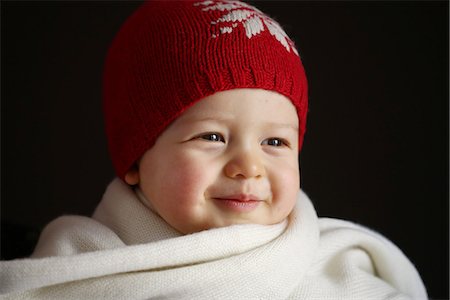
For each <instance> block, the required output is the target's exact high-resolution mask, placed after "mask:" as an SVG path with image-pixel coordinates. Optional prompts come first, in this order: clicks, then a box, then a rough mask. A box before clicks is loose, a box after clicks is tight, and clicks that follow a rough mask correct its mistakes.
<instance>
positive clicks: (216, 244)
mask: <svg viewBox="0 0 450 300" xmlns="http://www.w3.org/2000/svg"><path fill="white" fill-rule="evenodd" d="M306 112H307V81H306V76H305V71H304V69H303V66H302V63H301V60H300V57H299V53H298V51H297V50H296V48H295V45H294V43H293V42H292V41H291V39H290V38H289V37H288V36H287V35H286V33H285V32H284V31H283V29H282V28H281V27H280V25H279V24H278V23H277V22H275V21H274V20H272V19H270V18H269V17H268V16H266V15H265V14H263V13H262V12H261V11H259V10H257V9H256V8H254V7H252V6H250V5H247V4H245V3H242V2H239V1H203V2H198V1H149V2H146V3H144V5H142V6H141V7H140V8H139V9H138V10H137V11H136V12H135V13H134V14H133V15H132V16H131V17H130V18H129V19H128V20H127V21H126V23H125V24H124V25H123V27H122V28H121V30H120V31H119V33H118V34H117V36H116V38H115V40H114V41H113V43H112V46H111V48H110V50H109V52H108V56H107V59H106V63H105V71H104V113H105V124H106V133H107V137H108V143H109V144H108V145H109V150H110V155H111V158H112V161H113V164H114V167H115V170H116V174H117V176H118V178H116V179H115V180H114V181H113V182H112V183H111V184H110V185H109V187H108V188H107V191H106V192H105V195H104V196H103V199H102V201H101V203H100V204H99V206H98V208H97V209H96V211H95V213H94V215H93V217H92V218H87V217H79V216H65V217H61V218H59V219H57V220H55V221H54V222H52V223H51V224H50V225H48V226H47V228H46V229H45V230H44V232H43V233H42V235H41V238H40V241H39V243H38V245H37V247H36V250H35V252H34V254H33V257H32V258H30V259H25V260H16V261H11V262H3V263H2V269H1V276H2V279H3V280H2V282H3V283H2V287H1V289H0V292H1V293H2V294H3V297H5V298H8V297H11V298H15V299H17V298H45V299H48V298H64V299H87V298H88V299H97V298H110V299H131V298H137V299H148V298H187V299H195V298H200V299H253V298H254V299H284V298H294V299H388V298H389V299H408V298H415V299H425V298H426V292H425V289H424V286H423V283H422V281H421V279H420V277H419V275H418V274H417V271H416V270H415V268H414V266H413V265H412V264H411V263H410V262H409V261H408V259H407V258H406V257H405V256H404V255H403V254H402V252H401V251H400V250H399V249H398V248H396V247H395V246H394V245H393V244H392V243H390V242H389V241H388V240H386V239H385V238H384V237H382V236H380V235H379V234H377V233H375V232H372V231H370V230H368V229H366V228H363V227H361V226H358V225H355V224H352V223H349V222H344V221H339V220H333V219H318V218H317V215H316V212H315V210H314V207H313V206H312V204H311V202H310V200H309V199H308V198H307V196H306V195H305V194H304V193H303V192H302V191H301V190H300V175H299V161H298V154H299V151H300V150H301V147H302V142H303V136H304V134H305V125H306ZM19 279H20V280H19Z"/></svg>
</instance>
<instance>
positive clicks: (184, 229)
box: [170, 214, 290, 235]
mask: <svg viewBox="0 0 450 300" xmlns="http://www.w3.org/2000/svg"><path fill="white" fill-rule="evenodd" d="M289 215H290V214H288V215H286V216H283V217H280V218H276V219H260V220H240V219H236V220H223V221H221V222H217V221H216V222H211V223H204V224H185V225H184V226H180V224H177V225H175V224H170V225H171V226H172V227H173V228H174V229H175V230H177V231H178V232H179V233H181V234H183V235H187V234H194V233H197V232H202V231H205V230H211V229H219V228H226V227H231V226H235V225H267V226H269V225H275V224H279V223H281V222H284V221H286V220H287V219H288V218H289Z"/></svg>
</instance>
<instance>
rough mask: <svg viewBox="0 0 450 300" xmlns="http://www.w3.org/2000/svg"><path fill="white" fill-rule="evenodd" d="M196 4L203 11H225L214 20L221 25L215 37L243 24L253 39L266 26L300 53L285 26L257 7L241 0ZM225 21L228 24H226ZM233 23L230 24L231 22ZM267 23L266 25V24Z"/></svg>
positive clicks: (285, 45) (282, 41)
mask: <svg viewBox="0 0 450 300" xmlns="http://www.w3.org/2000/svg"><path fill="white" fill-rule="evenodd" d="M194 6H199V7H201V8H202V11H205V12H206V11H212V10H216V11H223V12H225V14H224V15H222V17H220V18H218V19H217V20H215V21H212V22H211V24H212V25H218V26H219V32H217V34H213V35H212V37H213V38H217V37H218V36H219V35H221V34H230V33H232V32H233V28H236V27H237V26H238V24H242V26H243V27H244V29H245V34H246V36H247V37H248V38H249V39H251V38H252V37H253V36H255V35H258V34H260V33H261V32H263V31H264V30H265V29H266V28H267V30H269V32H270V34H271V35H272V36H274V37H275V38H276V40H277V41H278V42H280V43H281V44H282V45H283V46H284V47H285V48H286V50H287V51H288V52H291V50H292V51H293V52H294V53H295V54H296V55H298V52H297V50H296V49H295V46H294V43H293V42H292V41H291V39H290V38H289V37H288V36H287V34H286V33H285V32H284V30H283V28H281V26H280V25H279V24H278V23H277V22H275V21H274V20H272V19H270V18H269V17H267V16H266V15H265V14H264V13H262V12H261V11H260V10H258V9H257V8H255V7H253V6H250V5H248V4H246V3H243V2H240V1H232V0H230V1H226V0H225V1H220V2H216V1H209V0H207V1H203V2H196V3H194ZM225 23H226V24H227V25H225ZM230 23H231V24H232V25H231V26H229V24H230ZM264 25H265V26H264Z"/></svg>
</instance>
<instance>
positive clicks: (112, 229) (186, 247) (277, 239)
mask: <svg viewBox="0 0 450 300" xmlns="http://www.w3.org/2000/svg"><path fill="white" fill-rule="evenodd" d="M0 298H2V299H30V298H33V299H100V298H103V299H149V298H170V299H173V298H178V299H179V298H184V299H286V298H293V299H409V298H413V299H426V298H427V296H426V292H425V288H424V285H423V283H422V281H421V279H420V276H419V275H418V273H417V271H416V269H415V268H414V266H413V265H412V264H411V263H410V262H409V261H408V259H407V258H406V257H405V256H404V255H403V253H402V252H401V251H400V250H399V249H398V248H397V247H396V246H395V245H393V244H392V243H391V242H389V241H388V240H386V239H385V238H383V237H382V236H380V235H379V234H377V233H375V232H373V231H370V230H368V229H366V228H363V227H361V226H358V225H355V224H352V223H349V222H344V221H340V220H334V219H320V220H319V219H318V218H317V215H316V212H315V210H314V207H313V206H312V204H311V202H310V200H309V199H308V198H307V196H306V195H305V194H304V193H303V192H300V193H299V199H298V202H297V205H296V208H295V210H294V211H293V212H292V213H291V215H290V216H289V218H288V220H286V221H284V222H282V223H280V224H276V225H270V226H264V225H235V226H230V227H225V228H218V229H210V230H206V231H202V232H198V233H194V234H190V235H181V234H179V233H178V232H176V231H175V230H174V229H172V228H171V227H170V226H169V225H168V224H167V223H165V222H164V220H162V219H161V218H160V217H159V216H158V215H156V214H155V213H153V212H152V210H151V209H149V208H148V207H146V206H145V205H144V204H143V201H142V197H140V196H139V193H138V194H137V193H135V192H134V191H133V190H132V189H131V188H129V187H128V186H127V185H126V184H125V183H123V182H122V181H121V180H119V179H115V180H114V181H113V182H112V183H111V184H110V185H109V187H108V188H107V190H106V192H105V195H104V196H103V199H102V201H101V203H100V204H99V206H98V207H97V209H96V211H95V213H94V215H93V217H92V218H87V217H80V216H64V217H60V218H58V219H56V220H55V221H53V222H52V223H50V224H49V225H48V226H47V227H46V228H45V230H44V231H43V233H42V235H41V238H40V240H39V242H38V245H37V247H36V250H35V252H34V254H33V257H32V258H29V259H20V260H12V261H3V262H0Z"/></svg>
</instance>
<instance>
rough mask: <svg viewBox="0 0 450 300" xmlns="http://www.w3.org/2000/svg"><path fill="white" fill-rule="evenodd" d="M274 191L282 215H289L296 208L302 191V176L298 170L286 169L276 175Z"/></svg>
mask: <svg viewBox="0 0 450 300" xmlns="http://www.w3.org/2000/svg"><path fill="white" fill-rule="evenodd" d="M274 185H275V186H273V185H272V191H273V193H274V200H276V201H277V206H278V209H279V210H280V213H283V214H286V215H287V214H289V212H290V211H291V210H292V209H293V207H294V206H295V202H296V200H297V195H298V191H299V189H300V176H299V171H298V169H296V168H290V167H288V168H284V169H282V170H281V171H280V172H278V173H277V174H276V175H275V179H274Z"/></svg>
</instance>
